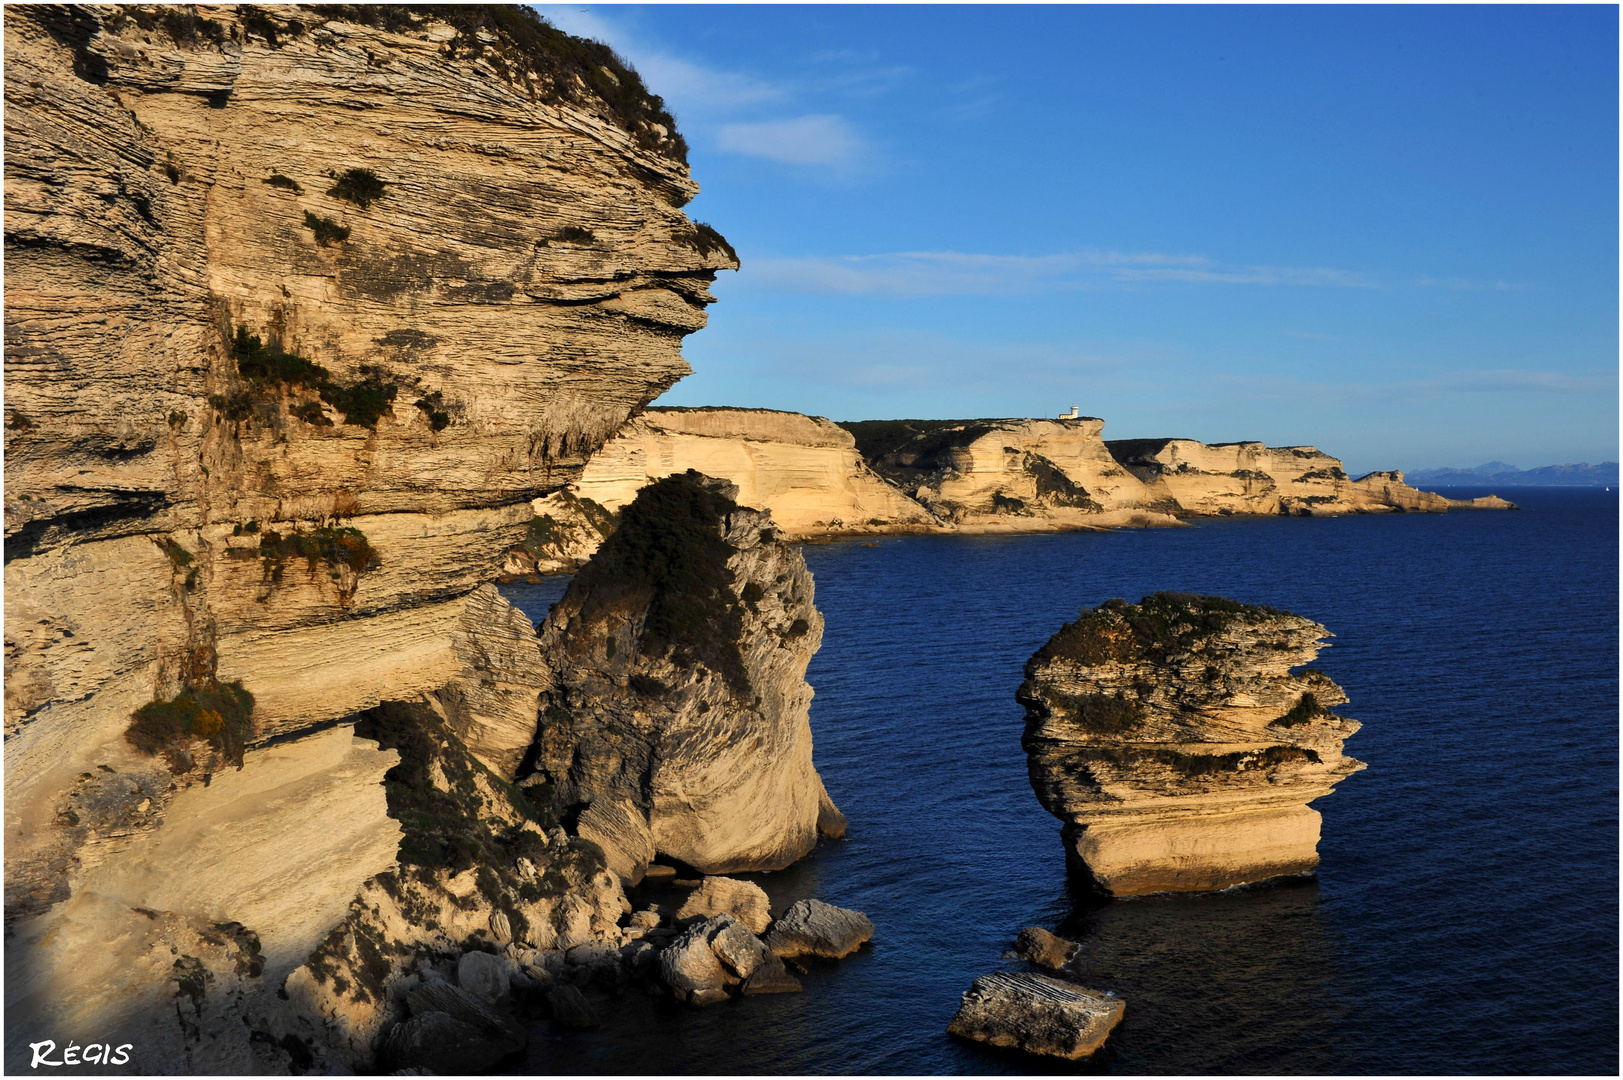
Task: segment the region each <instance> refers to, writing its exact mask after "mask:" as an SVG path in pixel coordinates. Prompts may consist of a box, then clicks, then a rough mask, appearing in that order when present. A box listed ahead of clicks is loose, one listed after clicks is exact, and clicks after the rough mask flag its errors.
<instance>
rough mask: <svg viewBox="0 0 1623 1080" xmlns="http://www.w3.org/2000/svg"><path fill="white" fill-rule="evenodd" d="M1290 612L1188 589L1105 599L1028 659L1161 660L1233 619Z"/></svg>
mask: <svg viewBox="0 0 1623 1080" xmlns="http://www.w3.org/2000/svg"><path fill="white" fill-rule="evenodd" d="M1289 614H1290V613H1289V612H1284V611H1276V610H1275V609H1273V608H1270V607H1263V606H1261V605H1253V604H1241V603H1239V602H1237V601H1234V600H1229V599H1227V598H1225V597H1221V596H1196V595H1194V594H1193V593H1179V592H1158V593H1155V594H1153V595H1151V596H1146V597H1145V598H1144V599H1143V600H1141V601H1139V602H1138V603H1137V604H1129V603H1127V602H1126V601H1125V600H1107V601H1105V602H1104V603H1103V604H1101V605H1099V606H1098V607H1096V608H1093V609H1091V610H1084V611H1083V612H1082V614H1081V615H1079V616H1077V619H1076V621H1075V622H1069V623H1066V624H1065V625H1064V626H1062V627H1060V630H1059V633H1057V634H1055V635H1054V636H1053V637H1051V638H1049V639H1048V642H1047V643H1046V644H1045V645H1043V647H1042V648H1041V649H1039V650H1037V654H1036V655H1035V656H1033V657H1032V663H1033V664H1040V663H1043V662H1046V661H1048V660H1053V659H1058V658H1064V659H1069V660H1075V661H1078V662H1079V663H1082V664H1087V665H1089V666H1093V665H1097V664H1108V663H1118V662H1133V661H1140V660H1161V659H1165V658H1166V657H1167V656H1168V655H1170V654H1172V653H1178V652H1185V651H1187V650H1189V649H1190V648H1192V647H1195V646H1196V645H1198V643H1199V642H1200V641H1202V640H1203V639H1206V638H1210V637H1211V636H1213V635H1214V634H1218V633H1221V632H1222V631H1224V630H1226V629H1228V628H1229V627H1230V626H1233V625H1234V624H1236V623H1261V622H1266V621H1269V620H1272V619H1277V618H1280V617H1282V616H1288V615H1289Z"/></svg>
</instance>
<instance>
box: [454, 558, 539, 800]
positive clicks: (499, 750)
mask: <svg viewBox="0 0 1623 1080" xmlns="http://www.w3.org/2000/svg"><path fill="white" fill-rule="evenodd" d="M451 653H452V655H453V656H454V657H455V658H456V663H457V672H456V674H455V675H454V676H452V678H451V679H450V681H449V682H448V683H447V685H445V686H444V687H443V688H441V689H440V690H439V691H438V692H437V695H436V696H437V697H438V698H439V700H440V702H441V704H442V706H443V707H444V709H445V716H446V720H447V721H448V722H449V723H450V724H451V726H452V728H454V729H455V730H456V732H457V734H459V735H460V736H462V741H463V742H464V743H465V744H466V745H467V747H468V750H469V751H470V752H471V753H472V754H473V755H474V756H475V757H477V758H478V759H479V760H480V761H482V762H484V763H485V764H486V765H488V766H489V767H490V768H491V770H492V771H494V772H495V773H496V774H497V775H499V776H502V777H504V778H508V777H511V776H513V774H514V773H516V772H517V771H518V765H519V760H520V759H521V758H522V757H523V756H524V751H525V750H527V749H529V746H530V742H531V741H532V740H533V739H534V738H535V708H536V701H537V700H538V699H539V698H540V695H541V688H542V685H543V682H542V678H543V676H542V672H541V666H540V659H541V648H540V645H539V644H538V643H537V641H536V638H535V625H534V624H533V623H532V622H530V619H529V617H528V616H527V615H525V614H524V613H523V612H522V611H520V610H519V609H518V608H516V607H514V606H513V605H512V604H510V603H508V602H507V600H506V599H505V598H504V597H503V596H502V594H501V593H500V592H498V591H497V590H496V587H495V586H494V585H481V586H480V587H479V588H477V589H475V590H474V591H473V592H471V593H469V594H468V597H467V599H466V600H465V601H464V602H463V606H462V618H461V620H460V621H459V624H458V626H457V629H456V631H455V632H454V633H452V635H451Z"/></svg>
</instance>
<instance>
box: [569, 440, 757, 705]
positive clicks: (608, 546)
mask: <svg viewBox="0 0 1623 1080" xmlns="http://www.w3.org/2000/svg"><path fill="white" fill-rule="evenodd" d="M702 479H703V478H702V477H700V475H699V474H698V473H696V472H692V471H689V472H687V473H686V474H677V475H673V476H667V477H665V478H664V479H663V480H658V481H656V482H654V483H652V484H649V485H648V486H647V487H645V488H643V489H642V490H641V491H640V492H638V493H637V498H636V501H634V502H632V503H631V504H630V505H629V506H627V507H625V509H623V510H621V511H620V525H619V528H617V529H616V530H615V532H614V534H613V535H612V536H610V537H609V538H608V539H607V540H605V541H604V542H603V546H602V547H601V548H599V549H598V552H597V554H596V555H595V556H594V557H593V558H592V560H591V561H590V562H588V563H587V564H586V566H585V567H584V568H582V570H581V571H580V573H578V574H576V575H575V580H574V581H573V582H571V583H570V586H569V592H568V594H566V595H565V597H564V601H563V603H565V604H568V603H570V602H571V600H572V599H573V600H578V602H579V603H580V617H581V619H582V620H583V621H584V622H587V623H592V622H595V621H596V620H597V619H598V618H600V617H601V616H602V615H603V614H605V613H606V612H608V611H609V610H610V609H612V608H615V607H619V606H623V605H625V604H626V603H636V604H642V603H646V604H647V606H648V617H647V619H646V620H645V622H644V624H643V631H642V640H641V642H640V644H639V648H640V650H641V651H642V652H643V653H644V654H645V655H649V656H655V655H659V654H661V653H664V652H666V651H670V652H672V653H674V654H675V655H676V656H677V657H679V658H681V659H683V660H686V661H688V662H690V663H697V664H701V665H703V666H704V667H707V668H709V669H710V670H711V671H714V672H716V673H717V674H719V675H722V676H723V677H724V678H726V679H727V681H728V683H730V684H731V685H732V686H733V687H734V688H735V689H738V690H744V689H745V688H746V687H747V685H748V679H747V676H746V675H745V672H744V661H743V657H742V655H741V654H740V652H739V638H740V637H741V636H742V635H743V632H744V616H743V611H742V609H741V608H740V605H739V602H738V598H737V597H736V596H735V595H734V594H733V589H732V583H733V573H732V571H731V570H730V569H729V568H728V566H727V560H728V559H729V558H731V557H732V554H733V549H732V547H731V546H729V545H728V544H727V542H726V541H725V540H723V539H722V522H723V519H724V518H725V517H726V516H727V515H728V514H731V513H733V512H734V511H735V510H737V509H738V506H737V504H736V503H734V502H733V501H732V500H731V499H729V498H728V497H727V496H725V495H723V494H721V493H719V492H717V491H713V490H711V489H710V488H708V487H706V486H704V484H703V483H701V480H702Z"/></svg>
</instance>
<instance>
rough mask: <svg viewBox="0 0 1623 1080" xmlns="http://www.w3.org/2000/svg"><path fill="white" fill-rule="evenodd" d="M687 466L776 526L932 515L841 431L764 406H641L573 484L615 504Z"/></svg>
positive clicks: (876, 527)
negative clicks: (729, 489)
mask: <svg viewBox="0 0 1623 1080" xmlns="http://www.w3.org/2000/svg"><path fill="white" fill-rule="evenodd" d="M687 469H696V470H698V471H699V472H701V473H705V474H706V475H709V476H720V477H726V478H727V479H728V480H729V481H731V482H732V483H733V484H735V485H737V486H738V498H739V500H740V501H741V502H743V503H744V504H745V505H746V506H762V507H770V508H771V512H772V520H773V522H774V523H775V524H776V526H777V527H778V528H779V529H780V530H782V533H783V535H784V536H789V537H800V536H808V535H815V534H818V533H827V532H839V531H863V530H865V529H871V530H873V531H875V532H878V531H898V530H907V529H912V528H916V527H919V526H930V525H935V524H937V522H936V520H935V518H934V516H933V515H931V514H930V513H928V512H927V511H926V510H924V509H923V508H922V507H920V506H919V505H918V504H917V503H915V502H913V501H912V500H910V499H908V498H907V497H906V496H905V495H903V494H902V493H901V492H900V491H898V490H897V489H896V488H894V487H892V486H891V485H889V484H887V483H886V482H885V481H884V480H883V479H881V478H880V477H879V476H878V474H876V473H875V472H873V470H871V469H869V468H868V466H867V465H866V464H865V463H864V462H863V460H862V457H861V455H859V454H858V453H857V449H856V440H855V439H853V438H852V437H851V433H850V432H848V431H846V430H845V429H844V428H842V427H840V426H839V425H838V424H834V423H831V422H830V421H828V420H824V419H822V418H821V417H815V416H802V415H801V414H799V413H788V412H775V411H771V410H767V409H649V410H648V411H647V412H645V413H643V414H642V415H641V416H639V417H638V418H636V419H635V420H633V421H631V423H629V424H628V425H626V427H625V429H624V430H622V431H621V432H620V433H619V434H617V435H616V436H615V437H614V438H613V439H611V440H609V442H608V443H606V444H605V445H604V447H603V449H602V450H600V451H598V452H597V453H596V454H594V455H592V459H591V461H589V462H588V463H587V465H586V469H585V471H584V472H583V473H582V474H581V478H580V479H579V480H578V481H576V482H575V484H574V486H573V491H574V492H575V493H577V494H578V495H580V496H581V497H583V498H588V499H591V500H593V501H595V502H596V503H598V504H599V505H601V506H604V507H606V508H608V509H609V510H611V511H615V510H619V509H620V507H622V506H624V505H625V504H626V503H628V502H630V501H631V500H632V499H633V498H635V497H636V494H637V491H638V490H639V489H640V488H642V487H643V485H645V484H647V483H649V482H650V481H652V480H654V479H657V478H658V477H661V476H669V475H670V474H671V473H673V472H683V471H686V470H687Z"/></svg>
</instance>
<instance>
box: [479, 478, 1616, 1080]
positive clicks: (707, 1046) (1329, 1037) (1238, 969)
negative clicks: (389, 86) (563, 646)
mask: <svg viewBox="0 0 1623 1080" xmlns="http://www.w3.org/2000/svg"><path fill="white" fill-rule="evenodd" d="M1481 493H1482V492H1460V493H1458V494H1462V495H1469V494H1481ZM1517 495H1518V497H1519V501H1522V502H1523V504H1524V507H1525V508H1524V510H1522V511H1521V512H1519V513H1451V514H1447V515H1441V516H1432V515H1397V516H1391V517H1351V518H1341V519H1322V520H1320V519H1269V520H1214V521H1207V522H1202V523H1201V524H1200V525H1198V526H1197V527H1196V528H1193V529H1187V530H1167V531H1153V532H1120V533H1110V534H1068V535H1055V536H1028V537H983V538H971V537H914V538H908V539H905V540H890V541H886V542H884V543H882V544H880V545H879V546H877V547H869V546H864V545H861V544H857V543H842V544H836V545H831V546H826V547H809V548H807V549H806V559H807V562H808V563H809V564H810V566H811V568H812V571H813V573H814V574H815V576H816V580H817V599H818V604H819V606H820V607H821V608H822V610H823V613H824V615H825V617H826V619H827V624H828V625H827V631H826V635H825V638H824V644H823V649H822V651H821V652H820V653H819V654H818V656H817V658H816V659H815V660H814V661H813V663H812V666H811V671H810V674H809V678H810V680H811V683H812V685H813V686H814V687H815V688H816V691H817V697H816V700H815V701H814V702H813V705H812V726H813V731H814V733H815V738H816V757H817V763H818V768H819V770H820V771H821V773H822V775H823V777H824V780H825V782H826V783H827V785H828V789H829V791H830V793H831V794H832V795H833V797H834V799H835V801H836V802H838V803H839V804H840V806H841V807H842V809H844V810H845V812H846V814H847V815H848V816H849V818H850V820H851V832H850V836H849V837H848V838H847V839H846V840H844V841H841V842H839V843H834V844H824V845H823V846H822V847H821V848H819V849H818V851H817V853H816V854H815V856H813V857H812V858H810V859H808V860H806V861H805V862H804V863H802V864H801V865H799V866H796V867H794V868H791V869H790V870H787V871H784V872H782V873H778V874H764V875H755V877H756V880H758V881H760V882H761V884H762V885H763V886H764V887H765V888H766V889H767V890H768V892H769V893H770V894H772V897H773V901H774V905H775V906H776V905H780V904H786V903H788V902H790V901H792V900H794V899H797V898H799V897H801V896H807V895H816V896H819V897H821V898H823V899H825V900H828V901H830V902H832V903H836V904H841V905H844V906H849V907H855V908H859V909H861V910H863V911H866V912H868V913H869V915H870V916H872V918H873V919H874V922H875V923H876V924H877V925H878V927H879V932H878V935H877V937H876V938H875V943H874V947H873V949H872V951H871V952H866V951H865V952H864V953H863V954H861V955H859V956H857V957H855V958H853V959H850V960H847V961H846V962H845V963H843V964H842V965H840V966H839V967H838V968H835V967H832V966H831V967H829V968H827V969H819V970H817V971H814V972H813V973H812V975H811V976H809V977H808V978H807V979H805V980H804V981H805V983H806V992H805V993H803V994H797V995H783V996H779V997H768V998H751V999H747V1000H743V1001H739V1002H736V1003H731V1004H727V1005H722V1006H717V1007H715V1008H712V1009H708V1010H703V1011H699V1012H689V1011H685V1010H681V1009H677V1008H675V1007H673V1006H670V1005H668V1004H666V1003H662V1002H658V1001H655V1000H652V999H648V998H644V997H641V996H639V995H637V994H630V995H628V996H627V997H626V998H625V999H623V1001H622V1002H621V1003H620V1004H619V1006H618V1008H617V1011H616V1014H615V1015H614V1016H612V1017H611V1018H609V1020H608V1022H607V1023H606V1024H605V1026H604V1028H603V1029H601V1030H600V1031H597V1032H590V1033H583V1034H580V1033H558V1032H554V1031H551V1030H550V1029H546V1028H538V1029H537V1030H536V1032H535V1034H536V1045H535V1047H534V1048H533V1050H532V1052H531V1055H530V1058H529V1059H528V1061H527V1062H526V1065H525V1068H526V1069H527V1070H528V1071H532V1072H537V1073H543V1072H550V1073H852V1072H854V1073H965V1072H968V1073H1005V1072H1031V1071H1052V1072H1101V1071H1102V1072H1129V1073H1213V1072H1222V1073H1232V1072H1246V1073H1347V1072H1353V1073H1615V1072H1616V1071H1617V1066H1618V1055H1617V1048H1618V941H1617V926H1618V899H1617V895H1618V894H1617V867H1618V802H1617V791H1618V784H1617V781H1618V682H1617V672H1618V618H1617V610H1618V609H1617V602H1618V564H1617V552H1618V530H1617V524H1618V506H1617V497H1616V495H1615V494H1612V493H1601V492H1594V491H1575V490H1560V489H1555V490H1543V491H1537V490H1529V491H1522V492H1518V493H1517ZM561 588H562V586H561V584H560V583H557V582H548V583H547V584H546V585H543V586H536V587H530V588H527V589H525V588H518V589H516V590H512V591H510V592H509V595H511V596H513V598H514V599H515V601H516V602H519V603H521V605H523V606H525V607H526V609H527V610H529V611H530V613H531V614H532V616H533V617H536V618H540V617H541V616H542V615H543V614H544V613H545V609H546V605H547V604H548V603H550V602H551V601H552V600H553V599H555V598H556V596H557V594H558V593H559V592H561ZM1158 589H1179V590H1186V591H1192V592H1211V593H1221V594H1225V595H1229V596H1233V597H1235V598H1236V599H1241V600H1245V601H1248V602H1252V603H1265V604H1270V605H1273V606H1276V607H1282V608H1287V609H1289V610H1292V611H1295V612H1298V613H1300V614H1303V615H1307V616H1309V617H1311V618H1314V619H1317V620H1318V621H1320V622H1323V623H1324V624H1326V625H1327V626H1329V627H1330V629H1331V630H1332V631H1334V632H1335V633H1336V635H1337V637H1336V638H1335V639H1334V644H1333V647H1332V648H1331V649H1329V650H1327V651H1326V652H1325V653H1324V654H1323V655H1322V657H1321V660H1320V665H1319V666H1321V667H1322V668H1323V669H1324V670H1325V671H1326V672H1327V673H1328V674H1330V675H1331V677H1333V678H1335V679H1336V680H1337V681H1338V682H1339V683H1341V684H1342V685H1343V686H1344V687H1345V688H1346V689H1347V692H1348V694H1349V695H1350V696H1351V698H1352V701H1351V703H1350V704H1349V705H1347V706H1346V707H1345V708H1344V709H1343V711H1344V712H1346V713H1347V714H1348V715H1350V716H1353V717H1356V718H1358V719H1359V720H1362V721H1363V722H1364V724H1365V727H1364V729H1363V731H1361V732H1360V733H1359V734H1358V735H1356V736H1355V737H1354V738H1353V739H1352V740H1351V742H1350V743H1349V746H1348V750H1349V752H1350V753H1352V754H1353V755H1354V756H1356V757H1359V758H1361V759H1363V760H1366V761H1368V762H1369V763H1370V768H1369V769H1368V770H1367V771H1365V772H1362V773H1359V774H1358V775H1356V776H1354V777H1352V778H1351V779H1349V780H1348V781H1346V782H1345V783H1344V784H1343V785H1342V787H1341V789H1340V790H1339V791H1337V792H1336V793H1335V794H1334V795H1332V796H1330V797H1329V798H1327V799H1323V800H1320V801H1319V802H1318V803H1317V804H1316V805H1317V807H1318V808H1319V809H1320V810H1321V812H1322V813H1323V814H1324V839H1323V841H1322V842H1321V844H1320V852H1321V855H1322V857H1323V863H1322V865H1321V867H1320V870H1319V872H1318V875H1317V876H1316V877H1310V878H1303V879H1291V880H1287V881H1281V882H1275V883H1270V884H1267V885H1263V886H1257V887H1252V888H1247V889H1240V890H1235V891H1231V892H1227V893H1222V894H1217V895H1212V896H1199V897H1170V896H1162V897H1147V898H1143V899H1139V900H1132V901H1124V902H1117V903H1114V904H1110V905H1105V906H1102V907H1101V906H1094V905H1089V904H1087V903H1079V902H1077V900H1076V899H1075V898H1073V897H1072V895H1071V894H1070V892H1069V890H1068V888H1067V885H1066V882H1065V878H1064V862H1063V857H1062V851H1061V848H1060V844H1059V838H1058V823H1057V822H1056V821H1055V820H1054V819H1053V818H1051V817H1049V816H1048V815H1047V814H1046V813H1044V812H1043V811H1042V810H1041V808H1040V807H1038V805H1037V802H1036V799H1035V798H1034V797H1033V795H1032V793H1031V788H1030V786H1029V784H1028V783H1027V781H1026V771H1025V757H1024V754H1023V753H1022V752H1021V750H1020V741H1019V740H1020V730H1021V711H1020V708H1019V706H1017V705H1016V704H1015V703H1014V700H1013V693H1014V689H1015V687H1016V686H1018V684H1019V682H1020V678H1021V674H1020V672H1021V666H1022V665H1023V664H1024V662H1025V660H1026V658H1027V657H1029V656H1030V655H1031V653H1032V652H1034V651H1035V650H1036V648H1037V647H1038V646H1039V645H1040V644H1042V642H1043V641H1045V640H1046V639H1047V638H1048V636H1049V635H1050V634H1052V633H1053V632H1054V630H1055V629H1057V628H1058V627H1059V625H1060V623H1061V622H1063V621H1065V620H1066V619H1068V618H1071V617H1072V616H1074V615H1075V613H1076V610H1077V608H1078V607H1079V606H1081V605H1084V604H1087V605H1092V604H1096V603H1098V602H1100V601H1102V600H1104V599H1107V598H1109V597H1111V596H1124V597H1127V598H1129V599H1137V598H1138V597H1140V596H1142V595H1144V594H1147V593H1149V592H1153V591H1155V590H1158ZM1034 923H1035V924H1040V925H1044V926H1049V927H1055V928H1059V929H1060V930H1061V931H1062V932H1064V933H1067V934H1069V935H1071V936H1073V937H1075V938H1076V939H1078V940H1080V941H1081V942H1082V945H1083V956H1084V958H1085V965H1086V971H1087V976H1088V980H1089V982H1090V983H1091V984H1092V985H1094V986H1095V987H1097V988H1100V989H1112V990H1115V991H1116V992H1117V993H1119V994H1121V995H1122V996H1123V997H1124V998H1125V999H1126V1000H1127V1002H1128V1007H1127V1014H1126V1019H1125V1020H1124V1022H1123V1024H1122V1027H1121V1028H1120V1029H1119V1030H1118V1032H1117V1033H1116V1035H1115V1036H1114V1037H1113V1038H1112V1040H1111V1043H1110V1044H1109V1046H1108V1047H1107V1048H1106V1050H1105V1051H1104V1052H1103V1053H1102V1054H1101V1055H1100V1056H1099V1057H1098V1058H1096V1059H1095V1060H1094V1061H1092V1062H1090V1063H1087V1064H1084V1065H1081V1066H1073V1065H1068V1064H1066V1065H1060V1064H1054V1065H1048V1064H1046V1063H1042V1062H1032V1061H1029V1060H1026V1059H1022V1058H1017V1057H1011V1056H1008V1055H1004V1054H1000V1053H995V1052H987V1051H983V1050H981V1049H979V1048H977V1047H970V1046H965V1045H962V1044H959V1043H957V1042H955V1041H953V1040H950V1039H948V1038H947V1037H946V1035H945V1034H944V1033H943V1032H944V1028H945V1026H946V1023H947V1020H948V1019H949V1018H950V1017H951V1015H952V1012H953V1010H954V1009H955V1007H956V1005H957V1002H958V997H959V995H960V994H961V993H962V992H963V990H964V989H965V988H967V987H968V985H969V983H970V982H971V981H972V980H973V979H974V978H975V977H976V976H978V975H981V974H984V973H986V972H988V971H990V970H993V969H995V968H997V967H998V966H1000V964H1002V963H1003V961H1000V960H999V957H1000V955H1001V954H1002V952H1003V950H1004V949H1005V948H1007V947H1008V943H1009V941H1010V939H1011V938H1012V936H1013V934H1014V933H1015V932H1016V931H1018V930H1019V929H1020V928H1021V927H1022V926H1026V925H1028V924H1034Z"/></svg>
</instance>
